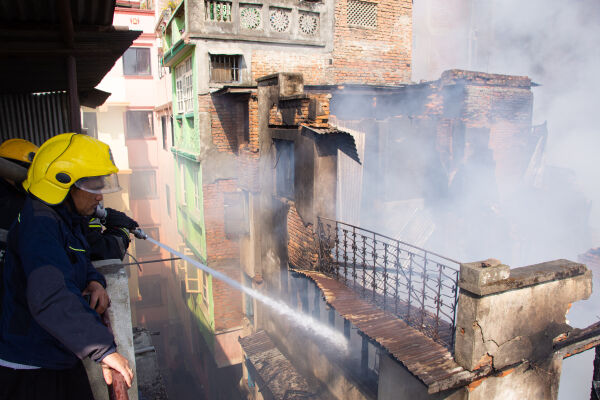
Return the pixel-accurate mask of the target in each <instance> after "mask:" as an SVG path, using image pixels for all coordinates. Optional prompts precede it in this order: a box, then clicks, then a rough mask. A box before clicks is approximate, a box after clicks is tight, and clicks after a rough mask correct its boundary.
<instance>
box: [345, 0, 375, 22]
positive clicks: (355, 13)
mask: <svg viewBox="0 0 600 400" xmlns="http://www.w3.org/2000/svg"><path fill="white" fill-rule="evenodd" d="M347 19H348V25H356V26H363V27H367V28H375V27H376V26H377V4H376V3H369V2H367V1H361V0H349V1H348V17H347Z"/></svg>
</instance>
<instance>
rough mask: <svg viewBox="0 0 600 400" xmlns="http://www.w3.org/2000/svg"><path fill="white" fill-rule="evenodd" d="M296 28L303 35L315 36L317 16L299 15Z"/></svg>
mask: <svg viewBox="0 0 600 400" xmlns="http://www.w3.org/2000/svg"><path fill="white" fill-rule="evenodd" d="M298 26H299V28H300V32H302V33H303V34H304V35H309V36H314V35H316V34H317V33H318V32H319V14H315V13H300V16H299V18H298Z"/></svg>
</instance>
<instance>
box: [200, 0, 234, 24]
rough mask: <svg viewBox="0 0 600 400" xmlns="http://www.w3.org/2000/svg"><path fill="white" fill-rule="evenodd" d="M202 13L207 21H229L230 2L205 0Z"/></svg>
mask: <svg viewBox="0 0 600 400" xmlns="http://www.w3.org/2000/svg"><path fill="white" fill-rule="evenodd" d="M204 13H205V15H204V17H205V19H206V20H207V21H217V22H231V2H230V1H210V0H206V1H205V2H204Z"/></svg>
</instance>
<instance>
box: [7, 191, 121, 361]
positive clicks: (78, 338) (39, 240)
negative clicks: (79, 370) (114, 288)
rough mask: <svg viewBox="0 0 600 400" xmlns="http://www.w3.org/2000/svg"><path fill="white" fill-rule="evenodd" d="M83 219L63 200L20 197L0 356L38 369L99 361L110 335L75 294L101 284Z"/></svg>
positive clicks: (9, 255) (10, 247) (107, 349)
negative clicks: (54, 203)
mask: <svg viewBox="0 0 600 400" xmlns="http://www.w3.org/2000/svg"><path fill="white" fill-rule="evenodd" d="M87 222H88V218H84V217H81V216H79V215H77V214H76V213H74V212H72V211H70V209H69V208H68V207H67V206H66V204H65V202H63V204H61V205H58V206H54V207H50V206H48V205H46V204H44V203H42V202H41V201H39V200H37V199H34V198H32V197H27V199H26V200H25V204H24V205H23V209H22V210H21V213H20V215H19V218H18V220H17V221H15V223H14V224H13V226H12V228H11V229H10V231H9V234H8V249H7V254H6V259H5V266H4V268H5V272H4V285H5V293H4V301H3V304H2V319H1V320H0V358H1V359H3V360H6V361H11V362H16V363H19V364H27V365H34V366H38V367H43V368H51V369H65V368H70V367H73V366H74V365H75V364H76V363H77V360H78V358H79V359H82V358H85V357H87V356H90V357H91V358H92V359H93V360H94V361H101V360H102V359H103V358H104V357H105V356H107V355H108V354H110V353H113V352H115V351H116V347H115V344H114V339H113V336H112V334H111V333H110V332H109V330H108V329H107V328H106V327H105V326H104V325H103V324H102V321H101V319H100V316H99V315H98V314H97V313H96V312H95V311H94V310H92V309H91V308H90V306H89V305H88V303H87V302H86V300H85V299H84V298H83V296H82V295H81V292H82V291H83V290H84V289H85V288H86V286H87V284H88V283H89V282H90V281H98V282H100V283H101V284H102V285H103V286H106V281H105V280H104V277H103V276H102V274H100V273H99V272H98V271H96V269H95V268H94V267H93V265H92V264H91V262H90V260H89V257H88V255H87V253H88V252H89V247H88V244H87V242H86V240H85V237H84V236H83V231H82V226H84V225H85V224H87Z"/></svg>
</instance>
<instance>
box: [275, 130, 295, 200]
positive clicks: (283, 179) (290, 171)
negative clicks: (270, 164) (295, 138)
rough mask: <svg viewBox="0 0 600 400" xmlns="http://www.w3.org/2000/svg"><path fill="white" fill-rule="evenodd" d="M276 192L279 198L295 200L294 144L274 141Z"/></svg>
mask: <svg viewBox="0 0 600 400" xmlns="http://www.w3.org/2000/svg"><path fill="white" fill-rule="evenodd" d="M273 141H274V142H275V179H276V180H275V190H276V193H277V194H278V195H279V196H282V197H287V198H289V199H292V200H293V198H294V142H291V141H289V140H279V139H274V140H273Z"/></svg>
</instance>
